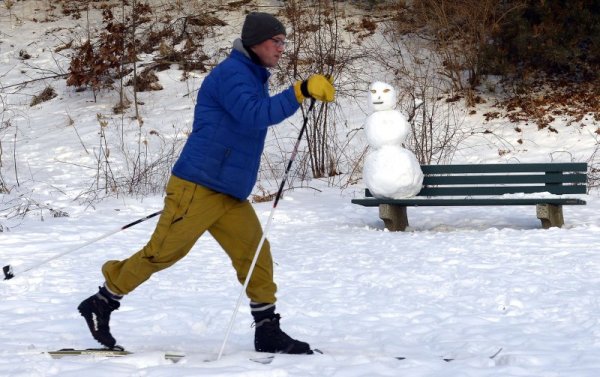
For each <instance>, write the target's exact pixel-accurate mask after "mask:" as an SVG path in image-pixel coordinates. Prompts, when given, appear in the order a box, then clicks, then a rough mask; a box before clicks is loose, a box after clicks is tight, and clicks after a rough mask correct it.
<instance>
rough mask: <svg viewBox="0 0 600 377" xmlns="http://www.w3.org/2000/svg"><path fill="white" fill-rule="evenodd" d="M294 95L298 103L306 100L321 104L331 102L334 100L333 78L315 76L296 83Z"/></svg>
mask: <svg viewBox="0 0 600 377" xmlns="http://www.w3.org/2000/svg"><path fill="white" fill-rule="evenodd" d="M294 93H295V94H296V99H297V100H298V102H300V103H302V101H303V100H304V99H306V98H314V99H317V100H319V101H323V102H332V101H333V100H334V99H335V88H334V87H333V76H327V77H326V76H323V75H319V74H315V75H312V76H310V77H309V78H308V79H306V80H304V81H296V83H295V84H294Z"/></svg>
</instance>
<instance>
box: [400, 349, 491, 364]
mask: <svg viewBox="0 0 600 377" xmlns="http://www.w3.org/2000/svg"><path fill="white" fill-rule="evenodd" d="M500 352H502V347H500V349H498V351H496V352H494V354H492V355H490V356H488V358H489V359H492V360H493V359H494V358H495V357H496V356H498V355H499V354H500ZM441 358H442V360H443V361H445V362H447V363H450V362H452V361H458V360H462V358H456V357H443V356H441ZM394 359H396V360H400V361H402V360H408V357H404V356H394Z"/></svg>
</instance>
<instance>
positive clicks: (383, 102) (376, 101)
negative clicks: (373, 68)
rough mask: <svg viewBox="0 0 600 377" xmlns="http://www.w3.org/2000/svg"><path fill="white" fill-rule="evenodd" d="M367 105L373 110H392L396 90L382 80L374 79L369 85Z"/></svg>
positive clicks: (394, 104) (394, 103)
mask: <svg viewBox="0 0 600 377" xmlns="http://www.w3.org/2000/svg"><path fill="white" fill-rule="evenodd" d="M369 105H370V106H371V107H372V108H373V111H384V110H392V109H394V107H395V106H396V90H394V88H393V87H392V86H391V85H389V84H386V83H384V82H381V81H375V82H374V83H372V84H371V85H370V86H369Z"/></svg>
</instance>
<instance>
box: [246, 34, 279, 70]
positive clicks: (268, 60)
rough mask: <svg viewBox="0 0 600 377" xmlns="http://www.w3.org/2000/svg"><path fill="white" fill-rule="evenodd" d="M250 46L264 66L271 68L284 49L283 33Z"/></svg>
mask: <svg viewBox="0 0 600 377" xmlns="http://www.w3.org/2000/svg"><path fill="white" fill-rule="evenodd" d="M251 48H252V51H254V53H255V54H256V55H257V56H258V58H259V59H260V61H261V62H262V64H263V65H264V66H265V67H267V68H273V67H275V66H276V65H277V62H279V59H281V56H282V55H283V51H284V50H285V35H283V34H277V35H276V36H274V37H272V38H269V39H267V40H265V41H263V42H261V43H259V44H257V45H254V46H252V47H251Z"/></svg>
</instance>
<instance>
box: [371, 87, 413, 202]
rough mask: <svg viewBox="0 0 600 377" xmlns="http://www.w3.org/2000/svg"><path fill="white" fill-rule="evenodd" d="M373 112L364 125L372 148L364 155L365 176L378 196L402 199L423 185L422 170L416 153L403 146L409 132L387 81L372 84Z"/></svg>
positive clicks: (392, 89)
mask: <svg viewBox="0 0 600 377" xmlns="http://www.w3.org/2000/svg"><path fill="white" fill-rule="evenodd" d="M369 104H370V106H371V107H372V109H373V113H372V114H371V115H369V117H368V118H367V121H366V124H365V133H366V136H367V141H368V143H369V145H370V147H371V151H370V153H369V154H368V155H367V157H366V158H365V165H364V168H363V179H364V181H365V184H366V186H367V188H368V189H369V191H371V194H373V196H375V197H377V198H392V199H402V198H408V197H411V196H414V195H416V194H417V193H418V192H419V191H421V187H422V185H423V172H422V171H421V166H420V165H419V162H418V161H417V158H416V157H415V155H414V154H413V153H412V152H411V151H409V150H407V149H405V148H403V147H402V143H403V142H405V141H406V138H407V137H408V134H409V132H410V124H409V123H408V122H407V120H406V118H405V117H404V116H403V115H402V114H401V113H400V112H399V111H398V110H395V109H394V107H395V106H396V91H395V90H394V88H393V87H392V86H390V85H388V84H386V83H384V82H379V81H376V82H374V83H372V84H371V85H370V87H369Z"/></svg>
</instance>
